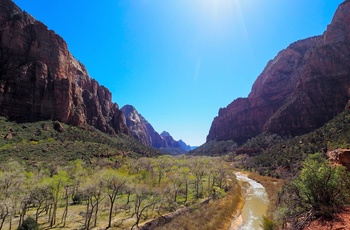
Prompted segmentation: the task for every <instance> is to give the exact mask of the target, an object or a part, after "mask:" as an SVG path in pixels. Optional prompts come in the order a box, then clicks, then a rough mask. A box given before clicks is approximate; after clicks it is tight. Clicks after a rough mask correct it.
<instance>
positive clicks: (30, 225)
mask: <svg viewBox="0 0 350 230" xmlns="http://www.w3.org/2000/svg"><path fill="white" fill-rule="evenodd" d="M38 229H39V225H38V223H37V222H36V221H35V220H34V219H33V218H32V217H28V218H27V219H25V220H24V221H23V223H22V225H21V226H20V227H19V228H18V230H38Z"/></svg>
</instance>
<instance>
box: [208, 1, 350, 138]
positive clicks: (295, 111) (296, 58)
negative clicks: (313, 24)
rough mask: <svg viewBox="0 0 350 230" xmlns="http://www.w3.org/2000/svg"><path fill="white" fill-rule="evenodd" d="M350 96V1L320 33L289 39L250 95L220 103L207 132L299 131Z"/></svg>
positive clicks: (324, 119) (242, 135) (332, 113)
mask: <svg viewBox="0 0 350 230" xmlns="http://www.w3.org/2000/svg"><path fill="white" fill-rule="evenodd" d="M349 99H350V1H345V2H344V3H342V4H341V5H340V6H339V8H338V10H337V11H336V14H335V16H334V18H333V20H332V22H331V24H330V25H329V26H328V28H327V30H326V31H325V33H324V34H323V35H322V36H318V37H312V38H308V39H305V40H301V41H298V42H295V43H293V44H291V45H290V46H289V47H288V48H286V49H285V50H282V51H281V52H280V53H279V54H278V55H277V56H276V57H275V58H274V59H273V60H271V61H270V62H269V63H268V64H267V66H266V67H265V69H264V70H263V72H262V73H261V74H260V76H259V77H258V78H257V80H256V81H255V83H254V85H253V87H252V91H251V93H250V94H249V96H248V98H239V99H236V100H235V101H233V102H232V103H231V104H230V105H228V106H227V107H226V108H223V109H220V111H219V115H218V116H217V117H215V119H214V121H213V123H212V126H211V128H210V131H209V135H208V137H207V141H211V140H229V139H232V140H235V141H238V142H243V141H245V140H247V139H249V138H251V137H254V136H256V135H258V134H260V133H262V132H264V131H268V132H272V133H277V134H281V135H298V134H302V133H307V132H309V131H311V130H314V129H316V128H318V127H320V126H322V125H323V124H324V123H326V122H327V121H329V120H330V119H332V118H333V117H334V116H335V115H337V114H338V113H340V112H342V111H343V110H344V108H345V106H346V104H347V102H348V100H349Z"/></svg>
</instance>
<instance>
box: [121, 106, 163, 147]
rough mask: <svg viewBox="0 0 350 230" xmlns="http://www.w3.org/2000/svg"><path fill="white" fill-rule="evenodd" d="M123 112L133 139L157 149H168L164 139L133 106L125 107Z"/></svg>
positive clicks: (122, 109)
mask: <svg viewBox="0 0 350 230" xmlns="http://www.w3.org/2000/svg"><path fill="white" fill-rule="evenodd" d="M121 111H122V112H123V114H124V116H125V118H126V124H127V127H128V128H129V130H130V133H131V135H132V136H133V137H135V138H136V139H137V140H139V141H140V142H141V143H142V144H144V145H148V146H153V147H155V148H161V147H166V144H165V141H164V140H163V139H162V137H161V136H160V135H159V134H158V133H157V132H156V131H155V130H154V128H153V127H152V125H151V124H150V123H149V122H148V121H147V120H146V119H145V118H144V117H143V116H142V115H141V114H139V113H138V112H137V110H136V109H135V108H134V107H133V106H132V105H125V106H123V107H122V108H121Z"/></svg>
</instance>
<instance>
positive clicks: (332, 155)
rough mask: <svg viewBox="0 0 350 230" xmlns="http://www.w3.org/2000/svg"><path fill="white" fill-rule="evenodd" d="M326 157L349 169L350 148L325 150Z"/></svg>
mask: <svg viewBox="0 0 350 230" xmlns="http://www.w3.org/2000/svg"><path fill="white" fill-rule="evenodd" d="M327 156H328V159H329V160H330V161H331V162H333V163H335V164H339V165H342V166H344V167H346V168H347V170H348V171H350V149H336V150H332V151H328V152H327Z"/></svg>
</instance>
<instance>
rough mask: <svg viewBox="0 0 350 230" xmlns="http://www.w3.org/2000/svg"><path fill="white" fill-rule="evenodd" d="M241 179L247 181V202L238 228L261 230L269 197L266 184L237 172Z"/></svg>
mask: <svg viewBox="0 0 350 230" xmlns="http://www.w3.org/2000/svg"><path fill="white" fill-rule="evenodd" d="M236 176H237V179H238V180H239V181H244V182H247V183H248V185H247V187H246V189H245V192H244V198H245V203H244V206H243V209H242V213H241V217H240V218H241V220H242V223H241V224H240V226H239V227H238V230H260V229H262V228H261V220H262V217H263V216H264V215H265V214H266V211H267V206H268V204H269V199H268V196H267V193H266V190H265V188H264V186H262V185H261V184H260V183H258V182H256V181H254V180H252V179H250V178H248V177H247V176H246V175H244V174H241V173H236Z"/></svg>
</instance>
